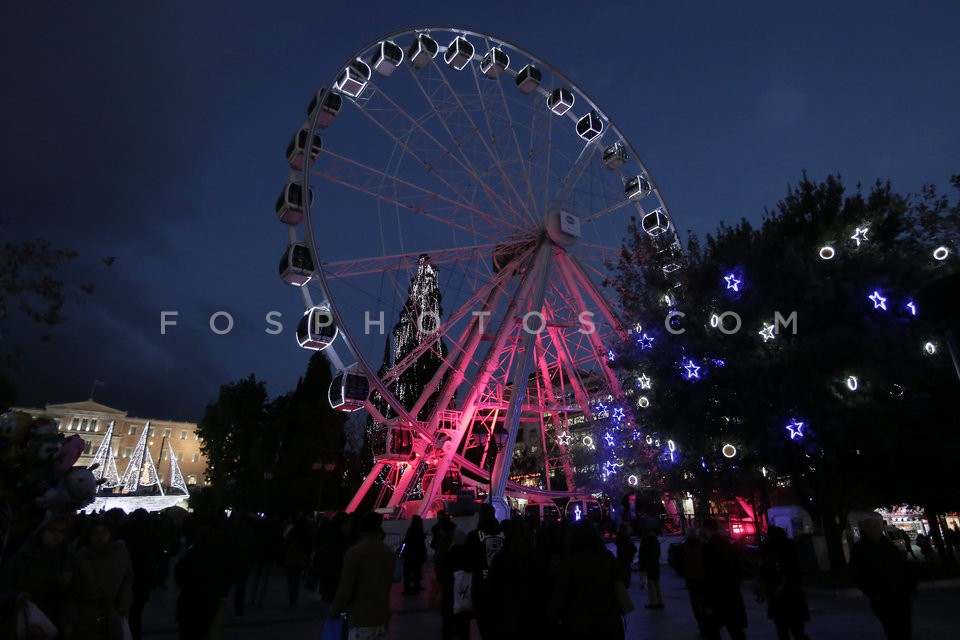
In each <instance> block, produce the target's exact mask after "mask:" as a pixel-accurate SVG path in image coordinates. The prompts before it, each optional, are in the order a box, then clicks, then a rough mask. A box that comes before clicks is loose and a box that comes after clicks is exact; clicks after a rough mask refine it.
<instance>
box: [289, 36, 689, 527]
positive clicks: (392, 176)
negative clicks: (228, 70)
mask: <svg viewBox="0 0 960 640" xmlns="http://www.w3.org/2000/svg"><path fill="white" fill-rule="evenodd" d="M287 160H288V163H289V165H290V176H289V180H288V182H287V184H286V185H285V187H284V188H283V191H282V193H281V194H280V197H279V198H278V200H277V204H276V210H277V215H278V216H279V218H280V220H281V221H282V222H284V223H286V225H287V228H288V233H289V242H288V246H287V249H286V250H285V252H284V254H283V257H282V259H281V263H280V273H281V276H282V277H283V279H284V281H285V282H287V283H288V284H291V285H294V286H296V287H298V288H299V291H300V293H301V294H302V296H303V300H304V303H305V307H306V312H305V314H304V316H303V318H302V319H301V321H300V324H299V327H298V330H297V339H298V341H299V342H300V344H301V346H303V347H304V348H307V349H322V350H323V351H324V353H325V354H326V355H327V356H328V358H329V360H330V362H331V363H332V365H333V367H334V368H335V369H336V374H335V377H334V381H333V384H332V385H331V388H330V402H331V404H332V405H333V406H334V407H335V408H337V409H340V410H342V411H355V410H360V409H363V410H366V411H367V412H368V413H369V415H370V425H371V428H370V433H371V436H372V448H373V454H374V460H375V463H374V466H373V468H372V470H371V471H370V473H369V474H368V475H367V477H366V479H365V481H364V483H363V485H362V487H361V489H360V491H359V492H358V493H357V495H356V496H355V497H354V499H353V500H352V501H351V503H350V505H348V507H347V509H348V510H350V511H352V510H356V509H357V508H358V507H359V506H360V505H361V504H369V506H371V507H373V506H376V507H392V508H394V509H396V510H397V513H398V514H399V515H401V517H403V516H406V517H409V516H410V515H413V514H414V513H416V514H420V515H424V516H426V515H431V514H433V513H435V512H436V511H437V510H439V509H440V508H443V505H444V504H445V500H450V499H452V498H453V497H455V496H456V494H457V493H458V491H459V492H461V493H460V494H461V495H462V492H463V491H464V490H467V491H471V490H474V491H476V492H477V493H479V494H481V495H482V494H487V495H489V496H490V499H491V501H492V502H494V504H495V505H496V506H497V509H498V513H499V515H501V517H502V516H503V515H504V510H505V509H506V500H505V496H514V495H523V496H527V497H529V499H531V500H533V499H534V497H536V499H548V498H556V497H562V496H568V497H569V496H572V495H577V494H578V493H579V492H582V487H578V480H577V473H578V470H577V469H576V468H574V463H573V456H572V452H573V449H574V448H575V447H578V446H585V445H586V444H589V446H593V438H592V437H591V425H593V424H595V423H596V422H597V421H598V420H601V419H603V418H604V417H606V416H604V415H602V414H601V411H602V409H598V408H597V407H598V406H601V407H602V406H603V403H606V402H609V401H611V400H614V399H617V398H620V397H622V395H623V391H622V389H621V384H620V382H619V381H618V380H617V376H616V374H615V372H614V371H613V370H612V368H611V367H610V359H611V358H612V349H613V348H614V347H616V346H617V345H619V344H620V343H621V341H622V340H624V339H625V338H626V336H627V333H628V330H627V328H626V327H625V326H624V324H623V320H622V318H621V315H620V312H619V310H618V308H617V304H616V301H615V300H613V299H612V298H613V296H612V295H611V294H610V293H609V291H607V290H605V288H604V282H605V278H607V277H608V275H609V273H610V265H612V264H615V263H616V260H617V257H618V255H619V252H620V246H621V241H622V238H623V237H624V236H625V235H626V233H627V228H628V225H629V224H630V221H631V218H632V219H634V220H635V221H636V223H637V224H639V225H640V226H642V228H643V230H644V231H646V233H647V234H648V235H649V236H650V237H651V238H652V239H653V241H652V242H651V243H650V244H651V247H652V249H651V255H650V256H648V258H649V259H651V260H656V261H658V262H657V263H658V264H659V265H660V266H661V268H662V269H663V270H664V272H665V273H668V274H669V273H671V272H673V271H675V270H677V269H679V268H680V255H679V243H678V241H677V235H676V232H675V229H674V226H673V225H672V223H671V220H670V216H669V213H668V211H667V207H666V205H665V203H664V201H663V198H662V197H661V195H660V192H659V190H658V188H657V185H656V183H655V182H654V180H653V179H652V178H651V177H650V174H649V172H648V171H647V170H646V168H645V167H644V165H643V164H642V163H641V161H640V159H639V157H638V155H637V154H636V152H635V151H634V149H633V147H632V146H631V145H630V143H629V142H628V141H627V139H626V138H625V137H624V136H623V134H622V133H621V132H620V131H619V130H618V128H617V127H616V126H615V125H614V123H613V122H612V121H611V120H610V118H609V117H608V116H607V115H606V113H605V112H604V111H603V110H601V109H600V108H599V107H598V106H597V105H596V104H595V103H594V102H593V101H592V100H590V98H588V97H587V96H586V95H585V94H584V93H583V92H582V91H580V90H579V89H578V88H577V87H576V86H575V85H574V84H573V83H572V82H571V81H570V80H568V79H567V78H566V77H565V76H564V75H562V74H561V73H560V72H559V71H558V70H557V69H555V68H554V67H552V66H551V65H550V64H548V63H547V62H545V61H544V60H542V59H541V58H538V57H536V56H534V55H533V54H531V53H529V52H527V51H525V50H523V49H521V48H519V47H516V46H514V45H511V44H508V43H507V42H505V41H503V40H502V39H499V38H495V37H493V36H489V35H484V34H481V33H478V32H475V31H470V30H464V29H457V28H450V27H430V28H420V29H411V30H405V31H398V32H395V33H391V34H388V35H386V36H384V37H383V38H380V39H378V40H376V41H374V42H372V43H370V44H368V45H367V46H365V47H363V48H361V49H360V50H358V51H357V52H356V53H355V54H354V55H353V56H351V57H349V58H348V59H347V60H346V62H345V63H344V64H343V66H342V67H341V68H339V69H337V70H336V72H335V73H334V74H333V76H332V77H331V78H330V81H329V82H328V83H327V84H326V85H325V86H323V87H321V88H319V90H317V91H316V93H315V95H314V96H313V99H312V101H311V102H310V104H309V106H308V109H307V117H306V120H305V121H304V122H303V123H302V124H301V126H300V128H299V130H297V131H296V132H295V133H294V135H293V138H292V140H291V141H290V144H289V145H288V147H287ZM515 454H516V455H515ZM521 454H522V455H521ZM515 458H517V459H518V460H520V459H521V458H522V460H523V465H524V468H523V473H518V472H514V473H511V467H512V465H513V461H514V459H515ZM615 464H616V463H615V462H614V465H615Z"/></svg>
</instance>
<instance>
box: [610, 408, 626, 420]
mask: <svg viewBox="0 0 960 640" xmlns="http://www.w3.org/2000/svg"><path fill="white" fill-rule="evenodd" d="M610 417H611V418H613V419H614V420H616V421H617V422H620V421H621V420H623V419H624V418H625V417H627V416H626V414H625V413H624V412H623V407H617V408H616V409H614V410H613V413H612V414H610Z"/></svg>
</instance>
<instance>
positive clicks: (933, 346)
mask: <svg viewBox="0 0 960 640" xmlns="http://www.w3.org/2000/svg"><path fill="white" fill-rule="evenodd" d="M923 350H924V351H926V352H927V353H928V354H929V355H931V356H932V355H933V354H935V353H936V352H937V345H936V344H934V343H933V342H928V343H927V344H925V345H923Z"/></svg>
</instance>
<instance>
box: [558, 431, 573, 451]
mask: <svg viewBox="0 0 960 640" xmlns="http://www.w3.org/2000/svg"><path fill="white" fill-rule="evenodd" d="M572 439H573V436H571V435H570V432H569V431H564V432H562V433H561V434H560V435H558V436H557V443H558V444H560V445H561V446H564V447H569V446H570V442H571V440H572Z"/></svg>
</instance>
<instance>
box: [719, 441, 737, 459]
mask: <svg viewBox="0 0 960 640" xmlns="http://www.w3.org/2000/svg"><path fill="white" fill-rule="evenodd" d="M720 451H721V452H722V453H723V457H724V458H732V457H733V456H735V455H737V448H736V447H735V446H733V445H732V444H725V445H723V449H721V450H720Z"/></svg>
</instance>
